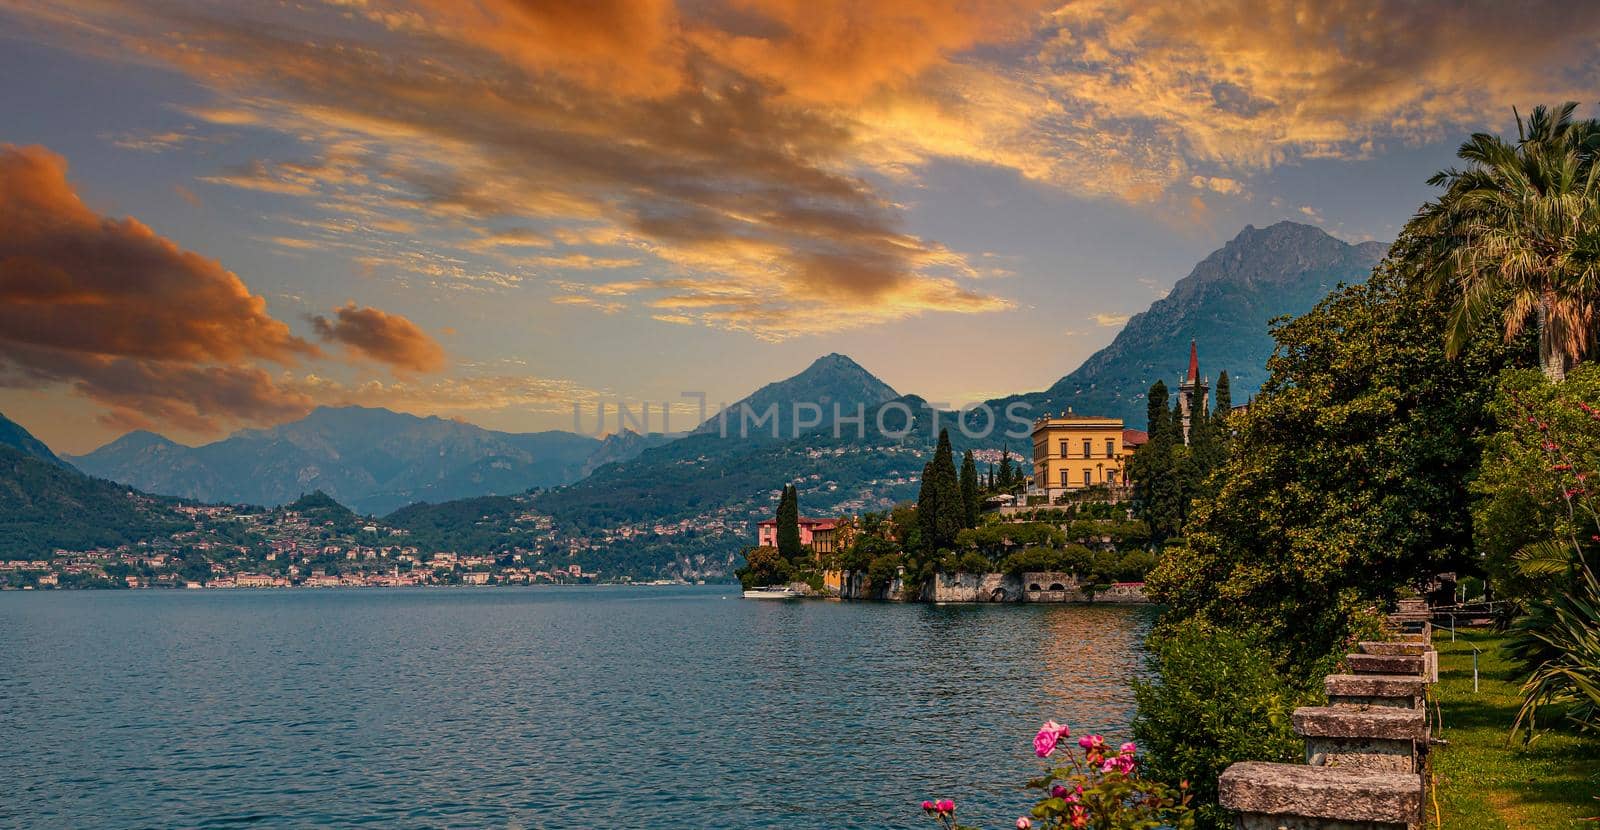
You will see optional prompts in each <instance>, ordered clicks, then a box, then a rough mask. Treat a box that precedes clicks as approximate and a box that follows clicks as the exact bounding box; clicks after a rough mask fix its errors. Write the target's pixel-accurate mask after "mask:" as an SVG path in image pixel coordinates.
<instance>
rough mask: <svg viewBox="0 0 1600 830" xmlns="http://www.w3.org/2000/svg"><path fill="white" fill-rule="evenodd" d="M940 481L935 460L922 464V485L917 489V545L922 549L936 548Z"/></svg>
mask: <svg viewBox="0 0 1600 830" xmlns="http://www.w3.org/2000/svg"><path fill="white" fill-rule="evenodd" d="M938 521H939V482H938V474H937V473H935V472H934V469H933V462H932V461H931V460H930V461H929V462H928V463H926V464H923V465H922V487H921V488H920V489H918V490H917V545H916V547H918V548H920V549H921V550H925V551H931V550H934V545H935V540H936V539H937V538H938V535H939V529H938Z"/></svg>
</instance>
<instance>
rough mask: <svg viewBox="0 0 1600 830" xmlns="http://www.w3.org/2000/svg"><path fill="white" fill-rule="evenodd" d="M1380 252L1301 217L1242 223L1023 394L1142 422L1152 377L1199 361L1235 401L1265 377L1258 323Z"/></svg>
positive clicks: (1368, 264)
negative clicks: (1075, 358)
mask: <svg viewBox="0 0 1600 830" xmlns="http://www.w3.org/2000/svg"><path fill="white" fill-rule="evenodd" d="M1387 249H1388V246H1387V245H1385V244H1383V243H1378V242H1363V243H1361V244H1359V245H1352V244H1350V243H1348V242H1345V241H1344V240H1341V239H1338V238H1336V237H1334V236H1331V235H1329V234H1328V233H1327V232H1326V231H1324V230H1322V229H1321V228H1318V227H1316V226H1314V225H1306V224H1303V223H1300V222H1290V221H1282V222H1276V223H1274V224H1271V225H1268V226H1267V227H1264V228H1257V227H1255V226H1254V225H1246V226H1245V227H1244V229H1243V230H1241V231H1239V233H1238V234H1237V235H1235V236H1234V237H1233V238H1232V239H1231V240H1229V241H1228V242H1226V243H1224V244H1223V246H1222V247H1220V248H1218V249H1216V250H1215V251H1212V252H1211V253H1210V254H1209V255H1207V256H1206V258H1205V259H1203V260H1201V261H1200V262H1199V264H1197V265H1195V267H1194V270H1192V271H1190V272H1189V275H1188V276H1186V277H1184V278H1183V279H1181V280H1178V281H1177V283H1176V284H1174V285H1173V287H1172V291H1171V292H1169V293H1168V294H1167V296H1165V297H1163V298H1162V299H1159V300H1156V301H1155V302H1154V303H1152V304H1151V305H1150V308H1149V309H1147V310H1145V311H1143V312H1140V313H1138V314H1135V315H1133V317H1132V318H1130V319H1129V320H1128V323H1127V325H1126V326H1124V327H1123V329H1122V331H1120V332H1118V333H1117V336H1116V338H1115V339H1113V340H1112V341H1111V344H1110V345H1109V346H1106V347H1105V348H1104V349H1101V350H1100V351H1098V352H1096V353H1095V354H1093V355H1091V356H1090V357H1089V359H1088V360H1085V361H1084V362H1083V365H1081V366H1079V367H1078V368H1077V369H1075V370H1073V371H1072V372H1071V373H1070V374H1068V375H1067V376H1065V377H1063V378H1062V379H1061V380H1059V381H1057V382H1056V383H1055V385H1053V386H1051V387H1050V388H1049V389H1048V390H1046V391H1045V392H1042V393H1039V394H1037V395H1030V396H1025V397H1026V398H1027V399H1028V400H1029V401H1030V402H1032V403H1033V404H1035V405H1036V406H1043V407H1045V408H1046V409H1050V410H1054V409H1060V408H1063V407H1065V406H1071V407H1072V408H1074V409H1076V410H1077V411H1079V412H1089V413H1094V414H1098V415H1109V416H1115V417H1121V418H1123V419H1124V420H1126V421H1128V422H1129V425H1130V426H1131V425H1135V424H1140V423H1143V421H1144V412H1145V400H1144V393H1145V390H1147V389H1149V387H1150V385H1151V384H1152V383H1154V382H1155V381H1156V380H1165V381H1166V382H1167V384H1168V385H1173V384H1175V383H1176V382H1177V381H1179V380H1180V379H1182V378H1184V377H1185V376H1186V375H1187V374H1188V373H1189V372H1197V371H1198V365H1197V364H1198V363H1201V362H1203V363H1204V364H1205V365H1206V366H1207V367H1210V369H1211V371H1213V372H1216V371H1226V372H1227V373H1228V379H1229V380H1230V381H1231V383H1232V387H1233V395H1234V398H1235V399H1236V400H1243V399H1244V398H1246V397H1248V396H1249V395H1250V394H1251V393H1252V392H1254V391H1255V389H1256V388H1258V387H1259V386H1260V384H1261V383H1262V382H1263V381H1265V379H1266V370H1265V364H1266V359H1267V357H1268V356H1270V355H1271V354H1272V349H1273V345H1274V344H1273V340H1272V336H1271V334H1270V332H1269V330H1268V325H1267V321H1268V320H1271V319H1272V318H1274V317H1276V316H1279V315H1283V314H1288V315H1299V314H1303V313H1305V312H1306V311H1308V310H1310V308H1311V307H1312V306H1314V305H1316V304H1317V302H1319V301H1320V300H1321V299H1322V298H1323V297H1326V296H1327V295H1328V292H1330V291H1332V290H1333V289H1334V288H1335V287H1337V286H1338V285H1339V283H1341V282H1344V283H1359V282H1364V281H1365V280H1366V278H1367V277H1368V275H1370V274H1371V272H1372V269H1373V267H1374V266H1376V265H1377V264H1378V263H1379V262H1380V261H1381V260H1382V259H1383V256H1384V253H1385V252H1386V251H1387ZM1191 343H1193V344H1194V345H1193V346H1191ZM1195 349H1197V350H1198V354H1196V351H1195ZM1186 358H1187V359H1188V362H1187V363H1186V362H1185V359H1186ZM1186 366H1188V367H1193V368H1190V369H1188V371H1186Z"/></svg>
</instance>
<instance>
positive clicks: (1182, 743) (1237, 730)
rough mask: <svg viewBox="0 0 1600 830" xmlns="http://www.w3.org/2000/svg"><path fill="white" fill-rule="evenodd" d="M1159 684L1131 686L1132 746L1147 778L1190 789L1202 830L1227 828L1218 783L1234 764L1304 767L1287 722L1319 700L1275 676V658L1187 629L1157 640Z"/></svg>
mask: <svg viewBox="0 0 1600 830" xmlns="http://www.w3.org/2000/svg"><path fill="white" fill-rule="evenodd" d="M1151 647H1152V649H1153V650H1154V652H1155V663H1156V666H1157V669H1158V670H1159V676H1160V679H1159V680H1156V681H1153V682H1144V681H1137V680H1136V681H1134V696H1135V697H1136V699H1137V700H1138V703H1139V711H1138V714H1137V715H1136V716H1135V718H1134V720H1133V734H1134V738H1135V739H1136V740H1138V742H1139V743H1140V744H1141V745H1142V746H1143V747H1144V749H1145V752H1146V753H1147V760H1146V764H1147V774H1148V775H1150V776H1151V777H1152V778H1154V779H1156V780H1158V781H1164V782H1166V783H1168V784H1174V785H1175V784H1178V783H1179V782H1182V781H1188V782H1190V786H1191V788H1192V791H1193V793H1194V798H1195V804H1196V806H1197V813H1198V819H1199V822H1198V826H1200V827H1205V828H1217V829H1218V830H1221V828H1225V827H1230V826H1231V824H1230V823H1229V821H1230V819H1229V818H1228V817H1227V816H1226V813H1225V811H1223V810H1222V809H1221V808H1220V807H1218V806H1217V778H1218V776H1220V775H1221V774H1222V771H1223V770H1224V769H1226V768H1227V767H1228V765H1229V764H1232V763H1234V762H1235V761H1278V762H1282V763H1296V762H1299V761H1300V760H1301V754H1302V753H1303V751H1304V743H1303V742H1302V740H1301V739H1300V738H1298V737H1297V736H1296V735H1295V733H1294V725H1293V723H1292V722H1291V721H1290V715H1291V714H1292V713H1293V712H1294V709H1295V707H1296V706H1301V705H1305V704H1307V703H1309V702H1312V701H1313V700H1314V698H1315V692H1314V690H1308V689H1306V688H1302V687H1299V686H1296V685H1294V684H1292V683H1290V682H1289V680H1288V679H1287V678H1286V677H1285V676H1284V675H1283V674H1282V673H1281V672H1279V671H1278V670H1277V668H1276V665H1275V661H1274V658H1273V655H1272V653H1271V651H1270V650H1269V649H1267V648H1263V647H1262V646H1260V645H1258V644H1256V643H1254V642H1252V641H1250V640H1249V639H1247V638H1245V637H1243V636H1240V635H1239V634H1237V633H1234V632H1230V631H1227V630H1223V629H1215V628H1211V627H1208V626H1205V625H1202V624H1199V623H1196V622H1189V623H1185V624H1183V625H1180V626H1177V627H1175V628H1172V629H1170V630H1168V631H1166V632H1165V633H1164V635H1163V636H1161V637H1159V638H1155V639H1154V640H1153V641H1152V643H1151Z"/></svg>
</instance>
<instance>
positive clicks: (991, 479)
mask: <svg viewBox="0 0 1600 830" xmlns="http://www.w3.org/2000/svg"><path fill="white" fill-rule="evenodd" d="M994 483H995V479H994V462H993V461H991V462H989V485H988V486H987V487H985V488H984V489H986V490H988V491H989V492H991V493H993V492H994Z"/></svg>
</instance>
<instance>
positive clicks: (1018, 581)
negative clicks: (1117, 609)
mask: <svg viewBox="0 0 1600 830" xmlns="http://www.w3.org/2000/svg"><path fill="white" fill-rule="evenodd" d="M903 586H904V582H903V581H902V580H901V579H899V578H896V579H895V580H894V581H893V582H892V583H891V584H890V585H889V586H887V587H886V588H880V589H879V590H876V591H874V590H869V589H868V588H867V579H866V574H864V573H860V572H858V571H847V572H845V574H844V575H843V577H842V578H841V579H840V587H839V598H840V599H874V600H888V601H894V602H899V601H904V599H905V597H904V594H903ZM919 599H921V601H923V602H1052V603H1062V602H1109V603H1142V602H1149V600H1148V599H1147V598H1146V597H1145V595H1144V583H1141V582H1119V583H1116V584H1115V585H1112V586H1110V587H1109V588H1107V589H1105V590H1102V591H1099V592H1093V591H1090V590H1088V589H1087V586H1085V585H1084V584H1083V583H1082V581H1081V580H1079V579H1078V578H1077V577H1075V576H1073V575H1072V574H1069V573H1055V572H1048V571H1046V572H1030V573H1023V574H1021V575H1013V574H1002V573H985V574H970V573H962V572H957V573H953V574H946V573H941V574H939V575H937V576H935V577H934V578H933V579H931V580H929V581H928V583H927V584H925V585H923V586H922V590H921V592H920V594H919Z"/></svg>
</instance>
